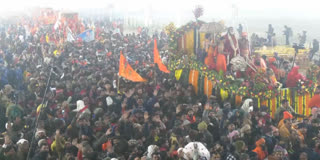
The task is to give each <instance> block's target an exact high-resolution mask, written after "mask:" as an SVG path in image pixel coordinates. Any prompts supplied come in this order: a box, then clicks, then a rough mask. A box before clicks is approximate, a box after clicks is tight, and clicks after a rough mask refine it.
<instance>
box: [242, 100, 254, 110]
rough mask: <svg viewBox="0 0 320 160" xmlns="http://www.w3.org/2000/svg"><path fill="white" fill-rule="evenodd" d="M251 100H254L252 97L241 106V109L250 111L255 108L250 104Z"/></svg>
mask: <svg viewBox="0 0 320 160" xmlns="http://www.w3.org/2000/svg"><path fill="white" fill-rule="evenodd" d="M250 102H253V101H252V99H246V100H245V101H244V103H243V105H242V106H241V109H243V110H244V111H245V112H246V113H249V112H251V111H252V110H253V107H252V106H250Z"/></svg>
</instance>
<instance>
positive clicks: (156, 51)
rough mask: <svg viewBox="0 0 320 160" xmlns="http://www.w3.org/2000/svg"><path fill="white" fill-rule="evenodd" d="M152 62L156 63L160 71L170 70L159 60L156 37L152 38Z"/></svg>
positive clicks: (167, 71)
mask: <svg viewBox="0 0 320 160" xmlns="http://www.w3.org/2000/svg"><path fill="white" fill-rule="evenodd" d="M153 62H154V63H155V64H158V67H159V69H160V71H162V72H164V73H170V71H169V70H168V69H167V67H166V66H165V65H164V64H163V63H162V60H161V58H160V55H159V50H158V46H157V40H156V39H154V48H153Z"/></svg>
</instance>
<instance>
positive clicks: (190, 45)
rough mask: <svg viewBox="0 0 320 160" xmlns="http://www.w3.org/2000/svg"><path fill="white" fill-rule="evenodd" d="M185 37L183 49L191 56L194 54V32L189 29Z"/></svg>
mask: <svg viewBox="0 0 320 160" xmlns="http://www.w3.org/2000/svg"><path fill="white" fill-rule="evenodd" d="M185 35H186V38H185V41H186V43H185V44H186V46H185V48H186V49H187V52H188V54H189V55H191V54H192V53H193V52H194V30H193V29H191V30H190V31H188V32H186V33H185Z"/></svg>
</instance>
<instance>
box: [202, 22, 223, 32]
mask: <svg viewBox="0 0 320 160" xmlns="http://www.w3.org/2000/svg"><path fill="white" fill-rule="evenodd" d="M224 31H225V26H224V25H223V24H221V23H217V22H211V23H206V24H203V25H202V26H201V28H200V32H208V33H210V32H211V33H221V32H224Z"/></svg>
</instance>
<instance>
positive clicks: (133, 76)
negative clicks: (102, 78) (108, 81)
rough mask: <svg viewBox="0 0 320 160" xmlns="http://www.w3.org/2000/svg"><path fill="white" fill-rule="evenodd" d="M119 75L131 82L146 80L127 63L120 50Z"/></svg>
mask: <svg viewBox="0 0 320 160" xmlns="http://www.w3.org/2000/svg"><path fill="white" fill-rule="evenodd" d="M119 75H120V76H121V77H124V78H126V79H128V80H131V81H133V82H146V81H147V80H146V79H144V78H142V77H141V76H140V75H139V74H138V73H137V72H136V71H135V70H134V69H133V68H132V67H131V66H130V64H129V63H128V61H127V60H126V58H125V57H124V56H123V54H122V52H120V62H119Z"/></svg>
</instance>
